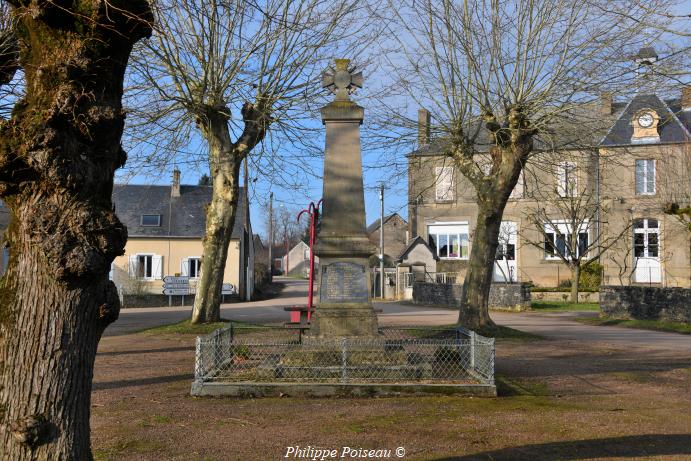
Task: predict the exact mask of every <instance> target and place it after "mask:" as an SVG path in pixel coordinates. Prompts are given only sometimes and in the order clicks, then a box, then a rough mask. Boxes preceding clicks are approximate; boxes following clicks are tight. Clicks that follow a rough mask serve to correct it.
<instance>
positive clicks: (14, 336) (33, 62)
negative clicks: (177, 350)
mask: <svg viewBox="0 0 691 461" xmlns="http://www.w3.org/2000/svg"><path fill="white" fill-rule="evenodd" d="M9 3H10V4H12V5H13V7H14V10H13V12H12V14H13V17H14V26H13V30H14V33H15V36H16V39H17V40H16V44H17V46H18V51H19V54H18V58H19V61H18V64H19V66H20V67H21V68H22V69H23V71H24V76H25V88H26V89H25V95H24V96H23V97H22V98H21V100H20V101H19V102H18V103H17V104H16V105H15V107H14V111H13V113H12V117H11V118H10V119H9V120H3V121H2V122H0V197H2V199H3V200H4V201H5V202H6V204H7V206H8V207H9V209H10V211H11V214H12V223H11V225H10V228H9V229H8V231H7V234H6V236H7V237H6V242H7V244H9V248H10V262H9V267H8V269H7V272H6V273H5V275H4V277H3V278H2V280H1V281H0V459H3V460H12V461H22V460H90V459H92V455H91V441H90V431H89V414H90V404H91V380H92V375H93V366H94V359H95V356H96V348H97V345H98V342H99V339H100V337H101V334H102V333H103V330H104V329H105V328H106V326H107V325H108V324H109V323H111V322H112V321H114V320H115V319H116V318H117V317H118V312H119V309H120V304H119V301H118V295H117V292H116V290H115V286H114V285H113V283H112V282H110V281H109V280H108V271H109V269H110V264H111V262H112V261H113V259H114V258H115V257H116V256H117V255H120V254H122V253H123V249H124V246H125V241H126V239H127V231H126V229H125V227H124V226H122V224H120V222H119V221H118V219H117V218H116V217H115V214H114V212H113V204H112V202H111V193H112V188H113V175H114V172H115V170H116V169H117V168H118V167H120V166H122V165H123V164H124V163H125V159H126V154H125V152H124V151H123V150H122V148H121V146H120V137H121V135H122V131H123V126H124V114H123V111H122V106H121V97H122V91H123V90H122V88H123V76H124V73H125V67H126V65H127V61H128V57H129V54H130V51H131V49H132V45H133V44H134V42H136V41H137V40H138V39H140V38H141V37H143V36H145V35H147V34H148V33H149V31H150V26H149V20H150V11H149V5H148V3H147V2H146V1H145V0H133V1H128V2H107V1H102V0H74V1H61V2H47V1H46V2H44V1H20V0H14V1H10V2H9ZM9 55H11V54H8V53H3V54H2V57H7V56H9ZM0 68H2V69H3V70H4V69H9V68H11V66H9V67H8V66H7V63H0ZM7 81H8V80H7V78H5V77H4V76H3V83H5V82H7Z"/></svg>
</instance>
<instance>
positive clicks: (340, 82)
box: [322, 59, 362, 101]
mask: <svg viewBox="0 0 691 461" xmlns="http://www.w3.org/2000/svg"><path fill="white" fill-rule="evenodd" d="M349 64H350V59H336V68H335V69H334V68H333V67H331V68H329V69H327V70H326V72H324V75H323V77H322V88H328V89H329V90H330V91H331V92H332V93H335V94H336V101H349V100H350V98H349V97H348V95H350V94H351V93H352V92H353V91H355V88H362V72H357V73H353V72H354V71H355V67H354V66H351V67H349V66H348V65H349Z"/></svg>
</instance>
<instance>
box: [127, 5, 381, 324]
mask: <svg viewBox="0 0 691 461" xmlns="http://www.w3.org/2000/svg"><path fill="white" fill-rule="evenodd" d="M361 9H362V5H358V4H356V3H354V2H348V1H346V0H336V1H333V0H329V1H326V0H300V1H294V0H261V1H257V2H247V1H245V0H230V1H220V0H210V1H207V0H175V1H168V0H160V1H158V2H156V7H155V16H156V23H157V28H156V30H155V32H154V35H153V37H152V38H151V40H149V41H148V42H147V43H146V46H145V47H144V49H143V50H142V53H141V54H140V56H141V57H142V61H141V62H138V63H137V65H136V70H137V74H136V76H135V80H136V83H137V84H138V85H140V88H141V89H142V92H141V94H136V93H135V94H136V96H135V99H133V105H139V106H142V105H143V106H144V110H140V111H139V113H138V115H139V121H140V123H141V124H142V125H141V126H142V127H144V128H145V129H146V130H151V129H153V130H154V131H156V133H157V134H156V136H147V139H146V142H147V143H150V142H151V138H156V137H158V138H159V140H163V141H164V142H166V141H167V142H168V143H167V145H166V146H165V147H164V148H163V149H162V150H163V151H164V152H165V151H168V152H170V151H171V149H166V147H169V146H170V145H171V144H174V145H180V144H182V143H177V144H176V143H175V141H176V139H177V140H179V139H180V134H186V133H188V132H189V129H190V127H191V126H193V127H195V130H193V131H196V134H198V135H199V136H200V137H201V139H202V140H203V144H204V149H203V150H204V151H206V153H207V156H208V157H207V158H206V161H207V162H206V163H208V166H209V169H210V177H211V184H212V187H213V189H212V190H213V192H212V198H211V203H210V204H209V206H208V208H207V211H206V235H205V238H204V244H203V245H204V246H203V255H202V267H201V272H202V275H201V279H200V281H199V284H198V285H197V294H196V297H195V301H194V308H193V312H192V322H193V323H200V322H215V321H218V320H219V319H220V301H221V285H222V283H223V274H224V268H225V264H226V258H227V255H228V245H229V243H230V238H231V233H232V230H233V223H234V222H235V219H236V210H237V201H238V189H239V172H240V165H241V163H242V161H243V160H244V159H245V158H246V157H247V156H248V155H250V153H251V152H253V151H255V150H256V148H258V146H260V144H262V143H264V145H266V143H267V136H269V135H271V136H272V137H273V142H274V143H276V142H277V139H278V140H280V141H279V144H280V142H283V143H285V144H286V145H287V146H288V147H289V148H290V146H291V145H300V143H301V142H302V141H303V140H304V139H305V138H306V137H307V132H306V131H307V127H306V124H305V120H309V118H310V117H311V116H312V114H311V113H310V109H311V104H312V102H313V101H314V99H315V98H316V97H319V96H320V92H319V82H320V78H321V72H322V71H323V70H324V68H325V67H326V63H327V62H328V61H329V59H331V58H332V56H331V55H330V54H329V53H330V51H331V52H333V51H334V50H338V49H341V50H343V49H347V48H348V46H347V45H348V42H346V41H345V38H346V37H348V36H349V35H356V34H357V33H358V30H359V29H360V28H363V25H362V24H365V23H364V22H360V23H359V24H361V25H360V26H357V25H353V24H354V22H353V21H354V18H355V17H357V16H358V13H359V12H360V10H361ZM358 38H359V39H360V40H362V41H365V40H367V37H366V36H361V37H358ZM148 88H152V89H153V91H149V90H148ZM143 101H146V103H145V104H142V102H143ZM182 141H183V143H184V141H185V139H183V140H182ZM159 147H160V145H159ZM154 155H156V153H154ZM187 160H188V159H185V161H187Z"/></svg>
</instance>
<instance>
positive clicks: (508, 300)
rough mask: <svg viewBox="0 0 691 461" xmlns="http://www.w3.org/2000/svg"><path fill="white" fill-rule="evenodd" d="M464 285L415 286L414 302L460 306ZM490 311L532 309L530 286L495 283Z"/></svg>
mask: <svg viewBox="0 0 691 461" xmlns="http://www.w3.org/2000/svg"><path fill="white" fill-rule="evenodd" d="M462 293H463V285H460V284H454V285H451V284H444V283H423V282H415V283H414V284H413V302H414V303H416V304H428V305H441V306H453V307H456V306H458V304H459V302H460V300H461V294H462ZM489 307H490V309H502V310H527V309H530V285H529V284H527V283H493V284H492V286H491V288H490V290H489Z"/></svg>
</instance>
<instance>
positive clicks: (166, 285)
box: [163, 283, 190, 288]
mask: <svg viewBox="0 0 691 461" xmlns="http://www.w3.org/2000/svg"><path fill="white" fill-rule="evenodd" d="M189 287H190V284H189V283H164V284H163V288H189Z"/></svg>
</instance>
